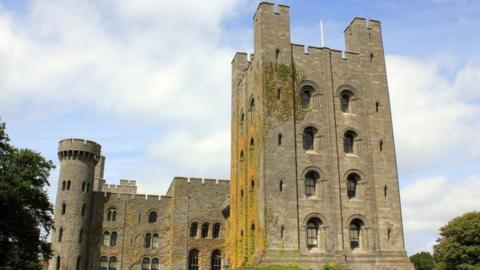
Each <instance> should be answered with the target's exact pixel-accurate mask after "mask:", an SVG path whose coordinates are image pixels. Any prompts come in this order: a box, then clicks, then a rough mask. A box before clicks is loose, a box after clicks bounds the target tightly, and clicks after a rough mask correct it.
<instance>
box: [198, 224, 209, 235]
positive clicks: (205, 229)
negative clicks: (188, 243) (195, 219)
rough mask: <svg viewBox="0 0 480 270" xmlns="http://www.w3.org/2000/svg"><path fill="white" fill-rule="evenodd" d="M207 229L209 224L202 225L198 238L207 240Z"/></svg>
mask: <svg viewBox="0 0 480 270" xmlns="http://www.w3.org/2000/svg"><path fill="white" fill-rule="evenodd" d="M208 227H209V224H208V223H207V222H205V223H203V224H202V229H201V232H200V236H201V237H202V238H207V237H208Z"/></svg>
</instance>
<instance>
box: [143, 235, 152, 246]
mask: <svg viewBox="0 0 480 270" xmlns="http://www.w3.org/2000/svg"><path fill="white" fill-rule="evenodd" d="M151 243H152V234H150V233H147V234H145V241H144V245H143V246H144V247H145V248H150V245H151Z"/></svg>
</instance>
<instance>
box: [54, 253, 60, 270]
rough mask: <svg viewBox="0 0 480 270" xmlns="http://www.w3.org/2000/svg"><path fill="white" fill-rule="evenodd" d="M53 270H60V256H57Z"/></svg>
mask: <svg viewBox="0 0 480 270" xmlns="http://www.w3.org/2000/svg"><path fill="white" fill-rule="evenodd" d="M55 270H60V255H57V260H56V262H55Z"/></svg>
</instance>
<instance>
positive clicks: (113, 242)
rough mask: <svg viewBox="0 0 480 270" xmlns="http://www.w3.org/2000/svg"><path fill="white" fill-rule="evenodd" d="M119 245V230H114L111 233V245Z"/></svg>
mask: <svg viewBox="0 0 480 270" xmlns="http://www.w3.org/2000/svg"><path fill="white" fill-rule="evenodd" d="M116 245H117V232H112V234H111V235H110V246H111V247H114V246H116Z"/></svg>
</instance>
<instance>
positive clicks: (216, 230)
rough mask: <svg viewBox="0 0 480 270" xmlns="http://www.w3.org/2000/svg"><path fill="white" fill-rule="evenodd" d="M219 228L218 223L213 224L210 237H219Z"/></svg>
mask: <svg viewBox="0 0 480 270" xmlns="http://www.w3.org/2000/svg"><path fill="white" fill-rule="evenodd" d="M220 228H221V226H220V223H215V224H213V228H212V237H213V238H214V239H218V238H220Z"/></svg>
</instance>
